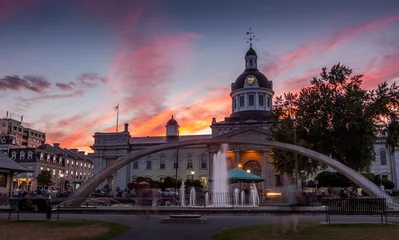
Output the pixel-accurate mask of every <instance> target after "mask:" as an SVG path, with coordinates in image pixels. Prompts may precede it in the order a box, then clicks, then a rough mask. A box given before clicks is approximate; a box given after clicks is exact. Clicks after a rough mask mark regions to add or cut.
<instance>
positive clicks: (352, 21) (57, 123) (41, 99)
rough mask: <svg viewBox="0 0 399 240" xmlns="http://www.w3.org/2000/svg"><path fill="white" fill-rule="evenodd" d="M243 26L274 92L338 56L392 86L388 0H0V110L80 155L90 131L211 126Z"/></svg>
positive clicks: (397, 39) (396, 34)
mask: <svg viewBox="0 0 399 240" xmlns="http://www.w3.org/2000/svg"><path fill="white" fill-rule="evenodd" d="M250 27H252V29H253V31H254V32H255V35H256V37H257V38H258V41H256V42H254V44H253V46H254V49H255V50H256V51H257V53H258V57H259V60H258V63H259V64H258V67H259V69H260V70H261V71H262V72H263V73H264V74H265V75H266V76H267V77H268V78H269V79H270V80H273V82H274V88H275V92H276V94H275V96H276V95H281V94H283V93H284V92H288V91H293V92H297V91H299V90H300V89H301V88H302V87H306V86H308V85H309V80H310V79H311V77H313V76H317V75H318V73H319V72H320V70H321V68H322V67H323V66H327V67H331V66H332V65H333V64H335V63H338V62H341V63H342V64H345V65H347V66H349V67H351V68H352V69H353V70H354V72H355V73H356V74H364V75H365V77H364V80H365V81H364V87H366V88H375V87H376V86H377V84H378V83H381V82H383V81H387V82H389V83H393V82H395V81H396V82H399V0H335V1H324V0H302V1H291V0H245V1H244V0H217V1H216V0H209V1H208V0H201V1H189V0H158V1H155V0H154V1H152V0H140V1H139V0H137V1H134V0H129V1H122V0H68V1H67V0H64V1H61V0H60V1H53V0H0V54H1V55H0V103H1V104H0V113H1V114H2V116H1V117H5V116H6V112H7V111H8V112H10V113H11V114H12V115H11V116H12V117H13V118H16V119H20V116H22V115H23V116H24V120H23V121H24V126H27V127H31V128H34V129H37V130H39V131H43V132H45V133H46V134H47V142H48V143H50V144H52V143H54V142H59V143H61V146H63V147H68V148H79V149H81V150H86V151H91V150H90V148H89V146H90V145H92V144H93V134H94V133H95V132H112V131H115V125H116V112H115V111H114V107H115V106H116V105H117V104H118V103H119V106H120V114H119V123H120V126H119V129H120V130H122V129H123V124H124V123H125V122H127V123H129V125H130V133H131V135H132V136H154V135H165V124H166V122H167V120H168V119H170V117H171V115H174V117H175V119H176V120H177V121H178V122H179V125H180V134H181V135H186V134H205V133H210V128H209V125H210V123H211V121H212V118H213V117H215V118H216V120H217V121H221V120H223V119H224V117H226V116H229V115H230V112H231V102H230V96H229V93H230V85H231V83H232V82H234V81H235V79H236V78H237V77H238V76H239V75H240V74H241V73H242V71H243V70H244V55H245V52H246V51H247V50H248V47H249V45H248V43H247V42H246V41H245V40H244V37H245V33H246V32H247V31H248V30H249V28H250Z"/></svg>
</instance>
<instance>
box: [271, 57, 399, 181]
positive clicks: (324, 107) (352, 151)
mask: <svg viewBox="0 0 399 240" xmlns="http://www.w3.org/2000/svg"><path fill="white" fill-rule="evenodd" d="M351 75H352V70H351V69H350V68H348V67H346V66H344V65H341V64H339V63H338V64H336V65H334V66H333V67H332V68H331V69H330V70H329V71H328V70H327V68H326V67H324V68H323V69H322V72H321V74H320V77H318V78H317V77H314V78H313V79H312V80H311V82H310V83H311V86H309V87H306V88H303V89H301V91H300V93H299V94H292V93H288V94H284V96H280V97H278V98H277V99H276V103H275V105H274V109H273V111H272V115H273V117H274V120H275V121H274V123H273V125H272V127H271V128H270V129H271V130H270V136H269V137H270V139H272V140H275V141H281V142H287V143H293V144H296V145H299V146H302V147H306V148H309V149H312V150H315V151H317V152H320V153H323V154H325V155H328V156H331V157H332V158H334V159H336V160H338V161H340V162H342V163H344V164H345V165H347V166H349V167H351V168H353V169H354V170H356V171H368V169H369V167H370V165H371V163H372V162H373V161H374V159H375V153H374V142H375V140H376V138H377V136H378V135H383V136H386V137H387V138H386V144H387V145H388V146H389V147H390V149H394V148H395V147H397V146H398V144H399V142H398V140H399V123H398V119H399V118H398V117H399V88H398V86H396V84H395V83H393V84H392V85H391V86H390V87H388V84H387V83H385V82H384V83H382V84H379V85H378V87H377V89H375V90H366V89H363V88H362V87H361V84H362V81H363V80H362V77H363V75H355V76H351ZM272 152H273V154H272V164H273V165H274V166H275V168H276V170H277V171H278V172H280V173H286V174H289V175H292V173H293V169H294V167H293V163H294V162H295V161H294V159H295V155H293V154H290V153H283V152H282V151H280V150H276V149H272ZM298 163H299V167H298V168H299V170H304V171H308V174H312V173H314V172H315V171H317V170H319V168H320V167H324V166H322V165H320V164H319V163H316V161H312V162H309V161H306V158H304V157H299V158H298Z"/></svg>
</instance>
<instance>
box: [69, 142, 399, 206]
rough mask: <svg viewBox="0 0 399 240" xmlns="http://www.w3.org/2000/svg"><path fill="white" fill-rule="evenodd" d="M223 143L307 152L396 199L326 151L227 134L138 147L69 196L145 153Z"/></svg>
mask: <svg viewBox="0 0 399 240" xmlns="http://www.w3.org/2000/svg"><path fill="white" fill-rule="evenodd" d="M222 143H230V144H249V145H257V146H267V147H272V148H278V149H282V150H286V151H291V152H295V153H298V154H301V155H304V156H307V157H309V158H311V159H313V160H316V161H320V162H322V163H325V164H326V165H328V166H330V167H332V168H333V169H335V170H336V171H337V172H339V173H341V174H343V175H344V176H345V177H347V178H348V179H349V180H350V181H352V182H354V183H355V184H357V185H358V186H360V187H361V188H363V190H364V191H365V192H366V193H368V194H369V195H371V196H379V197H381V196H384V197H385V198H387V202H392V200H391V198H390V196H389V195H387V194H386V193H385V192H384V191H383V190H381V188H379V187H378V186H377V185H375V184H374V183H373V182H371V181H370V180H368V179H367V178H365V177H364V176H362V175H361V174H359V173H358V172H356V171H355V170H353V169H352V168H349V167H348V166H346V165H344V164H342V163H340V162H338V161H337V160H334V159H332V158H330V157H328V156H326V155H323V154H321V153H318V152H315V151H313V150H310V149H307V148H303V147H300V146H296V145H292V144H288V143H282V142H275V141H270V140H267V139H265V140H263V141H259V139H256V140H255V139H250V138H248V139H239V140H236V139H227V138H215V139H204V140H189V141H180V142H171V143H166V144H162V145H157V146H154V147H149V148H146V149H143V150H141V151H137V152H134V153H132V154H131V155H126V156H124V157H121V158H119V159H118V160H117V161H116V162H115V163H114V164H112V165H110V166H108V167H106V168H104V169H102V170H101V171H100V172H98V173H97V174H95V175H94V176H93V177H91V178H89V179H88V180H87V181H86V182H84V183H83V184H82V185H81V186H80V187H79V188H78V189H76V190H75V191H74V192H73V193H72V194H71V195H70V196H69V197H68V200H74V199H83V198H87V197H88V196H90V194H91V193H92V192H93V191H94V190H95V188H96V187H97V186H98V185H100V184H101V183H102V182H103V181H104V180H106V178H107V177H108V176H110V175H112V174H113V173H115V172H116V171H118V170H119V169H121V168H122V167H124V166H126V165H128V164H129V163H132V162H133V161H136V160H138V159H140V158H142V157H145V156H147V155H149V154H153V153H156V152H159V151H163V150H167V149H171V148H177V147H184V146H190V145H200V144H222Z"/></svg>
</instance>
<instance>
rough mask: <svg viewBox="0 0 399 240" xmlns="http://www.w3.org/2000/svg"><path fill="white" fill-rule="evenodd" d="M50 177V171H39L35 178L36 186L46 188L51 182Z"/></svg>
mask: <svg viewBox="0 0 399 240" xmlns="http://www.w3.org/2000/svg"><path fill="white" fill-rule="evenodd" d="M52 177H53V176H52V175H51V172H50V171H47V170H42V171H40V173H39V174H38V175H37V177H36V180H37V185H38V186H42V187H45V186H47V187H48V186H49V185H51V183H52V181H51V179H52Z"/></svg>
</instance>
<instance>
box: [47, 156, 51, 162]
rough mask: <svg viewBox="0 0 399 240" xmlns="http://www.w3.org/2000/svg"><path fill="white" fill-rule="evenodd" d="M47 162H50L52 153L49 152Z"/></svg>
mask: <svg viewBox="0 0 399 240" xmlns="http://www.w3.org/2000/svg"><path fill="white" fill-rule="evenodd" d="M47 162H50V154H47Z"/></svg>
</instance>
